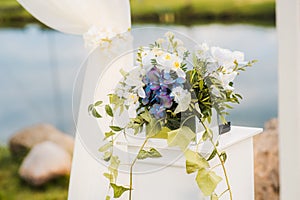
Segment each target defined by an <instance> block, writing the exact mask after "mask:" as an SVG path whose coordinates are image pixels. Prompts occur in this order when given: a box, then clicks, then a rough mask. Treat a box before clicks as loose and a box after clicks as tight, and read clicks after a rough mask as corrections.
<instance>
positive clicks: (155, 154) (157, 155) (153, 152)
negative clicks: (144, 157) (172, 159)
mask: <svg viewBox="0 0 300 200" xmlns="http://www.w3.org/2000/svg"><path fill="white" fill-rule="evenodd" d="M148 153H149V157H150V158H160V157H162V155H161V154H160V153H159V152H158V151H157V150H156V149H154V148H151V149H150V150H149V151H148Z"/></svg>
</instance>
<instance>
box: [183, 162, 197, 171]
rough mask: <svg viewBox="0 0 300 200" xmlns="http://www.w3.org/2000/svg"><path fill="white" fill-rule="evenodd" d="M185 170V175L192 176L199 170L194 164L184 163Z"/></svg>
mask: <svg viewBox="0 0 300 200" xmlns="http://www.w3.org/2000/svg"><path fill="white" fill-rule="evenodd" d="M185 169H186V173H187V174H192V173H194V172H196V171H197V170H198V169H199V167H198V165H197V164H196V163H193V162H190V161H185Z"/></svg>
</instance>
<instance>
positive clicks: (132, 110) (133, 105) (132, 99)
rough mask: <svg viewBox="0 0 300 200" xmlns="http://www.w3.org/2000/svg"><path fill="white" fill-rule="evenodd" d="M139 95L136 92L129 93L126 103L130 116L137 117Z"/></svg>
mask: <svg viewBox="0 0 300 200" xmlns="http://www.w3.org/2000/svg"><path fill="white" fill-rule="evenodd" d="M138 100H139V97H138V95H137V94H135V93H127V97H126V99H125V102H124V104H125V105H127V106H128V115H129V118H136V116H137V113H136V109H137V108H138V107H139V101H138Z"/></svg>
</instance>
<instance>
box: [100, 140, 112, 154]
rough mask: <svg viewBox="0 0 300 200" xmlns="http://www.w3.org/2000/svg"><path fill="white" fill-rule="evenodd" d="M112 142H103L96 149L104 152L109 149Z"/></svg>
mask: <svg viewBox="0 0 300 200" xmlns="http://www.w3.org/2000/svg"><path fill="white" fill-rule="evenodd" d="M112 145H113V144H112V142H108V143H106V144H104V145H103V146H102V147H100V148H99V149H98V151H100V152H105V151H107V150H108V149H110V148H111V147H112Z"/></svg>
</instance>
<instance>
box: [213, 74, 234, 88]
mask: <svg viewBox="0 0 300 200" xmlns="http://www.w3.org/2000/svg"><path fill="white" fill-rule="evenodd" d="M213 76H214V77H215V78H216V79H218V80H219V81H220V83H221V84H222V87H223V88H224V89H225V90H234V88H233V87H232V86H230V85H229V83H230V82H233V80H234V79H235V77H236V76H237V72H232V73H225V74H224V73H222V72H216V73H214V74H213Z"/></svg>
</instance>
